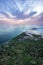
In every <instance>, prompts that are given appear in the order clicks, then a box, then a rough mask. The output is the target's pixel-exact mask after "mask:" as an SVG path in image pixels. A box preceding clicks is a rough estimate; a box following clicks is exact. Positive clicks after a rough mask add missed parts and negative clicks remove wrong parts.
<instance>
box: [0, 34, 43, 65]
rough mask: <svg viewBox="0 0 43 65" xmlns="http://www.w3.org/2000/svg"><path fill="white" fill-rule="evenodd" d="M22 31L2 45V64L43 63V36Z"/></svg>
mask: <svg viewBox="0 0 43 65" xmlns="http://www.w3.org/2000/svg"><path fill="white" fill-rule="evenodd" d="M32 36H33V37H31V36H29V35H26V34H25V33H22V34H21V35H19V36H17V37H16V38H13V39H12V40H11V41H10V42H6V43H5V44H3V45H1V46H0V65H43V38H41V35H34V34H32Z"/></svg>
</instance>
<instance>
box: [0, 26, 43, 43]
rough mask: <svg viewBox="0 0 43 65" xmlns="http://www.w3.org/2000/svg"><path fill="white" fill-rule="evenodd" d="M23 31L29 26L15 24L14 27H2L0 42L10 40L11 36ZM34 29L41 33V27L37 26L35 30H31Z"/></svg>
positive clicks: (28, 28)
mask: <svg viewBox="0 0 43 65" xmlns="http://www.w3.org/2000/svg"><path fill="white" fill-rule="evenodd" d="M24 31H30V27H29V26H15V27H14V26H13V27H10V28H6V29H3V28H2V29H1V30H0V44H1V43H4V42H6V41H9V40H11V39H12V38H14V37H16V36H17V35H19V34H21V33H22V32H24ZM34 31H37V32H38V33H40V34H41V35H43V28H38V29H37V30H33V32H34Z"/></svg>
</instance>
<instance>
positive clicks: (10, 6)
mask: <svg viewBox="0 0 43 65" xmlns="http://www.w3.org/2000/svg"><path fill="white" fill-rule="evenodd" d="M16 25H28V26H30V25H32V26H35V25H36V26H39V27H41V26H43V0H0V31H1V30H3V29H5V28H6V29H7V28H8V27H11V26H16Z"/></svg>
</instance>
